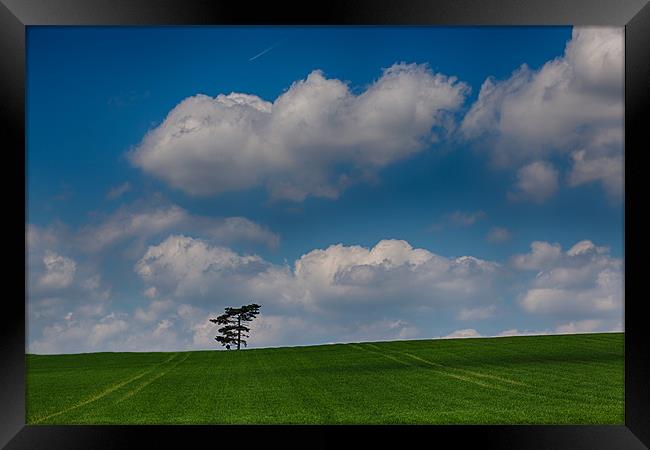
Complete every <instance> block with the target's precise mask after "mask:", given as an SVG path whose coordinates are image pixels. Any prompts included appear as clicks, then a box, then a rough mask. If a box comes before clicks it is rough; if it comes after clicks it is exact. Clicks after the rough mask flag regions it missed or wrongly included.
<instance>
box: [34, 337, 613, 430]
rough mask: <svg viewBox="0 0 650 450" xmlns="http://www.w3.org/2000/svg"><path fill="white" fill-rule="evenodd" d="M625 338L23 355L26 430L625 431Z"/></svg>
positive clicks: (537, 338) (418, 342) (535, 338)
mask: <svg viewBox="0 0 650 450" xmlns="http://www.w3.org/2000/svg"><path fill="white" fill-rule="evenodd" d="M623 364H624V353H623V334H622V333H616V334H583V335H562V336H520V337H509V338H505V337H504V338H494V339H456V340H422V341H394V342H374V343H358V344H337V345H319V346H312V347H285V348H268V349H250V350H245V351H241V352H235V351H230V352H228V351H200V352H178V353H90V354H81V355H55V356H40V355H27V423H29V424H226V423H236V424H250V423H272V424H276V423H292V424H339V423H341V424H351V423H355V424H357V423H362V424H365V423H372V424H392V423H409V424H410V423H417V424H442V423H445V424H552V423H563V424H578V423H580V424H622V423H623V422H624V415H623V414H624V408H623V392H624V391H623V387H624V367H623Z"/></svg>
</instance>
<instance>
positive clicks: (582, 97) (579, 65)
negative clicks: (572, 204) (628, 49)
mask: <svg viewBox="0 0 650 450" xmlns="http://www.w3.org/2000/svg"><path fill="white" fill-rule="evenodd" d="M623 44H624V35H623V29H622V28H598V27H575V28H574V29H573V33H572V37H571V40H570V41H569V42H568V43H567V45H566V48H565V51H564V54H563V55H562V56H560V57H558V58H555V59H553V60H551V61H549V62H547V63H546V64H544V65H543V66H542V67H541V68H540V69H538V70H533V69H531V68H529V67H528V66H527V65H525V64H524V65H522V66H521V67H520V68H519V69H518V70H516V71H515V72H514V73H513V74H512V76H511V77H510V78H508V79H506V80H503V81H498V80H495V79H493V78H488V79H487V80H486V81H485V82H484V83H483V86H482V87H481V90H480V93H479V96H478V99H477V100H476V102H475V103H474V104H473V105H472V107H471V108H470V110H469V112H468V113H467V114H466V116H465V117H464V119H463V122H462V125H461V132H462V134H463V135H464V136H465V137H466V138H468V139H470V140H477V141H478V140H480V141H481V142H482V143H483V144H487V146H488V147H489V148H490V149H491V151H492V156H493V161H494V162H495V163H496V164H497V165H501V166H512V165H514V166H521V165H522V164H526V163H528V162H530V161H535V160H540V159H546V158H548V157H550V156H551V155H552V154H556V155H564V156H565V157H566V156H568V158H567V159H568V162H569V163H572V164H573V168H572V169H571V171H570V173H569V175H568V182H569V185H573V186H576V185H580V184H583V183H587V182H593V181H600V182H601V183H602V185H603V186H604V188H605V189H606V191H607V192H608V193H609V194H610V195H615V196H617V195H620V194H621V193H622V190H623V74H624V70H623V55H624V52H623V48H624V45H623Z"/></svg>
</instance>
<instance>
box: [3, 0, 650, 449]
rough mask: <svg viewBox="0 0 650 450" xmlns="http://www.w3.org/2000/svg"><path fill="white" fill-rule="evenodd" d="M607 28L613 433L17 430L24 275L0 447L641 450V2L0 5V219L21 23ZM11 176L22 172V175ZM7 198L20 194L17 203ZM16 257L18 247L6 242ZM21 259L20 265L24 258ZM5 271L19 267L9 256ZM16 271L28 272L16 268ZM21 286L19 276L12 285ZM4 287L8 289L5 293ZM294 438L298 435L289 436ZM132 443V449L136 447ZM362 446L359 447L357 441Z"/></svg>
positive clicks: (648, 99) (6, 367)
mask: <svg viewBox="0 0 650 450" xmlns="http://www.w3.org/2000/svg"><path fill="white" fill-rule="evenodd" d="M190 24H195V25H207V24H214V25H226V24H227V25H318V24H321V25H409V24H412V25H613V26H625V154H626V156H627V158H626V164H625V425H621V426H539V425H537V426H522V425H520V426H392V427H382V426H301V427H289V426H275V427H274V426H249V427H245V429H244V428H242V427H236V426H34V425H25V343H26V340H25V337H26V332H25V327H26V326H27V325H28V324H27V322H26V311H25V303H26V301H27V296H26V272H25V275H24V276H25V278H22V276H19V275H18V274H17V275H16V276H8V277H6V283H5V284H6V285H13V287H14V288H16V289H15V291H14V290H13V289H12V290H11V291H12V292H18V293H19V292H21V291H23V292H24V293H25V303H21V301H20V300H19V299H20V297H19V294H14V295H9V294H5V297H4V302H3V306H4V307H3V316H4V317H3V318H4V320H3V324H2V326H1V327H0V336H1V339H0V360H1V363H0V446H4V445H6V448H8V449H19V448H21V449H22V448H30V449H45V448H61V449H101V448H134V447H135V448H149V447H155V448H160V447H165V448H166V447H175V448H178V445H179V444H177V443H183V444H182V445H183V448H187V447H189V448H194V447H198V446H199V445H203V443H206V444H208V445H211V446H216V445H219V446H225V445H228V443H229V442H235V441H236V440H238V439H242V435H243V439H244V440H245V442H246V445H247V446H256V445H270V444H278V445H283V446H287V445H288V446H300V447H301V448H305V447H307V448H311V447H322V446H331V445H337V446H338V445H341V444H344V443H345V442H349V441H350V435H355V436H354V437H355V438H357V439H361V441H362V442H365V443H367V444H368V445H371V442H372V441H374V442H377V443H382V444H384V445H391V444H392V445H405V444H408V442H416V441H415V439H422V440H423V442H425V443H431V444H432V445H434V444H439V443H441V442H449V443H453V446H454V447H458V446H460V447H465V446H485V447H488V448H512V449H542V448H549V449H581V448H585V449H636V448H639V449H641V448H647V447H650V383H649V381H650V371H649V366H650V364H649V362H650V352H648V350H647V347H646V346H645V345H647V343H649V342H650V336H649V332H648V326H647V325H646V323H645V322H646V321H647V316H645V315H644V314H643V309H644V308H643V306H644V304H645V303H646V302H647V299H646V298H645V297H647V296H644V295H643V294H640V296H639V297H635V295H634V293H635V292H638V293H641V292H643V291H642V290H641V289H640V288H641V283H642V280H643V276H644V274H643V270H644V269H645V267H644V265H643V259H642V257H643V254H644V250H645V247H647V244H646V243H645V242H647V239H646V238H645V236H644V234H643V231H644V230H646V229H647V227H646V226H645V225H646V221H645V219H644V218H643V211H642V207H643V204H642V203H641V202H642V200H643V192H644V191H643V187H644V186H643V185H642V184H641V179H642V177H643V173H642V171H643V170H647V169H646V167H647V166H645V165H644V164H642V163H641V158H642V157H643V154H644V150H645V152H647V149H648V145H647V137H646V136H644V134H646V133H647V128H648V124H650V122H649V121H648V116H649V114H648V112H649V109H650V57H648V55H650V4H648V0H573V1H568V0H435V1H434V0H403V1H399V2H398V1H395V0H336V1H328V2H320V3H313V4H312V3H308V2H302V3H297V2H296V3H291V2H287V1H283V2H279V1H277V2H259V4H253V3H252V2H249V1H243V0H242V1H239V2H234V1H229V2H226V1H225V0H221V1H213V2H208V1H205V0H0V60H1V64H2V70H1V71H0V74H1V76H0V115H1V122H0V123H2V125H3V131H4V132H3V136H4V141H5V142H6V141H7V140H8V141H9V142H8V145H6V146H3V147H4V152H3V156H4V157H5V164H6V165H5V170H4V173H3V176H2V177H0V178H1V179H2V183H3V187H4V188H5V189H4V190H3V192H5V198H6V199H8V200H10V201H12V202H15V205H13V206H15V210H20V208H21V206H20V203H21V202H22V211H23V216H22V217H19V215H18V214H16V213H15V212H13V213H5V215H4V222H5V225H6V224H14V225H15V227H16V228H18V230H15V232H16V235H19V234H20V233H24V231H25V223H26V204H27V197H26V185H25V180H26V177H27V176H28V174H26V172H25V168H26V165H25V30H26V26H31V25H190ZM21 173H22V175H23V177H21ZM18 193H22V194H23V195H22V198H20V196H19V195H17V194H18ZM4 247H5V248H7V247H9V248H10V250H11V252H10V253H9V254H10V255H14V254H15V255H22V258H25V246H24V242H23V241H22V240H20V239H11V238H8V239H5V245H4ZM25 259H26V258H25ZM6 261H8V262H9V264H8V266H10V267H12V268H15V269H16V270H17V271H18V270H22V268H21V269H18V268H17V267H16V266H17V264H15V263H13V261H14V259H13V258H7V259H6ZM646 266H647V265H646ZM25 270H27V267H26V265H25ZM20 280H23V281H20ZM5 292H9V291H8V290H5ZM296 433H299V434H298V435H299V438H297V437H296V436H297V435H296ZM135 442H137V444H136V443H135ZM364 446H365V444H364Z"/></svg>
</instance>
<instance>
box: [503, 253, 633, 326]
mask: <svg viewBox="0 0 650 450" xmlns="http://www.w3.org/2000/svg"><path fill="white" fill-rule="evenodd" d="M531 247H532V252H531V253H529V254H526V255H517V256H516V257H515V258H514V259H513V263H514V266H515V267H517V268H519V269H521V270H536V271H538V272H537V274H536V276H535V278H534V279H533V280H532V281H531V282H530V284H529V287H528V289H527V290H526V292H525V293H524V294H523V295H522V297H521V299H520V303H521V306H522V307H523V308H524V310H526V311H528V312H530V313H540V314H556V315H557V314H569V315H571V314H573V315H576V314H577V315H583V316H584V315H591V316H593V315H596V316H598V315H610V316H612V315H615V314H621V313H622V306H623V277H624V274H623V260H622V259H620V258H614V257H612V256H611V255H610V254H609V249H607V248H606V247H598V246H596V245H594V244H593V243H592V242H591V241H588V240H585V241H580V242H578V243H577V244H575V245H574V246H573V247H571V248H570V249H569V250H568V251H566V252H562V251H561V248H560V246H559V245H558V244H554V245H553V244H549V243H547V242H534V243H533V245H532V246H531Z"/></svg>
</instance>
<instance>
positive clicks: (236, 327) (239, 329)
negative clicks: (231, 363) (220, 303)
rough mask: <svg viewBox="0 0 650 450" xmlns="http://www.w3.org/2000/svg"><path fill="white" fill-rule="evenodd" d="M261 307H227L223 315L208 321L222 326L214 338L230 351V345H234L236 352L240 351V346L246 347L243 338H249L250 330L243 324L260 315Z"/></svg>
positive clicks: (252, 304) (255, 305)
mask: <svg viewBox="0 0 650 450" xmlns="http://www.w3.org/2000/svg"><path fill="white" fill-rule="evenodd" d="M260 308H261V306H260V305H258V304H256V303H251V304H250V305H242V306H241V307H239V308H232V307H227V308H226V309H225V310H224V313H223V314H222V315H220V316H218V317H217V318H216V319H210V322H212V323H216V324H217V325H223V326H222V327H221V328H219V330H218V332H219V335H218V336H216V337H215V340H216V341H217V342H220V343H221V345H223V346H224V347H226V348H228V349H230V344H236V345H237V350H240V349H241V344H244V347H246V346H247V341H246V339H245V338H248V337H250V328H248V327H247V326H246V325H245V323H246V322H250V321H252V320H253V319H254V318H255V316H257V315H258V314H259V313H260Z"/></svg>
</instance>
